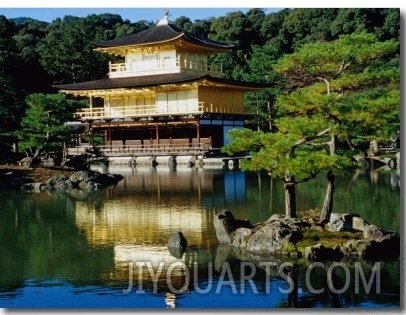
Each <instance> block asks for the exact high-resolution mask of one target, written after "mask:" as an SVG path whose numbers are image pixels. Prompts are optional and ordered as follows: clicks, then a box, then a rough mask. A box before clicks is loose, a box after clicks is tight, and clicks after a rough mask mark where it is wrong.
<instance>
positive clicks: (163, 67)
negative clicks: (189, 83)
mask: <svg viewBox="0 0 406 315" xmlns="http://www.w3.org/2000/svg"><path fill="white" fill-rule="evenodd" d="M170 73H194V74H198V73H205V74H210V75H212V76H214V77H221V76H222V66H221V64H220V65H218V64H210V63H209V62H208V58H207V55H205V54H202V53H192V52H187V51H179V50H176V48H175V47H174V46H173V47H172V49H168V48H162V47H157V48H155V49H154V50H152V49H128V50H127V51H126V53H125V59H124V60H123V62H121V63H111V62H110V63H109V77H110V78H123V77H132V76H147V75H159V74H170Z"/></svg>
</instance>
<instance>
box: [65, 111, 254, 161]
mask: <svg viewBox="0 0 406 315" xmlns="http://www.w3.org/2000/svg"><path fill="white" fill-rule="evenodd" d="M247 118H248V117H247V116H246V115H230V114H228V115H225V114H216V115H214V114H203V115H199V116H182V117H176V116H157V117H149V118H144V119H139V120H128V119H112V120H93V121H86V122H82V126H83V127H84V130H83V132H82V133H81V134H78V135H77V137H76V139H75V140H74V141H73V142H72V143H70V144H69V145H68V147H67V155H78V154H81V153H84V152H85V150H86V148H89V147H93V146H96V147H99V148H100V149H101V150H102V151H103V153H105V155H106V156H108V157H137V156H152V155H153V156H166V155H168V156H181V155H192V156H193V155H196V156H197V155H202V156H208V155H216V154H218V153H220V149H221V147H223V146H224V145H227V144H228V143H229V141H230V140H229V138H228V137H227V133H228V132H229V131H230V130H231V129H234V128H238V129H240V128H243V127H245V121H246V119H247Z"/></svg>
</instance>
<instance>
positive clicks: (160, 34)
mask: <svg viewBox="0 0 406 315" xmlns="http://www.w3.org/2000/svg"><path fill="white" fill-rule="evenodd" d="M179 37H183V38H185V39H186V40H187V41H188V42H191V43H195V44H198V45H203V46H207V47H211V48H216V49H230V48H233V47H234V45H232V44H227V43H222V42H217V41H214V40H210V39H205V38H202V37H198V36H196V35H193V34H192V33H189V32H186V31H183V30H181V29H180V28H178V27H176V26H175V25H173V24H168V25H160V26H156V27H153V28H150V29H148V30H145V31H142V32H139V33H136V34H133V35H129V36H126V37H122V38H117V39H112V40H108V41H104V42H98V43H95V45H96V46H98V47H100V48H103V47H119V46H137V45H147V44H156V43H160V42H167V41H170V40H174V39H176V38H179Z"/></svg>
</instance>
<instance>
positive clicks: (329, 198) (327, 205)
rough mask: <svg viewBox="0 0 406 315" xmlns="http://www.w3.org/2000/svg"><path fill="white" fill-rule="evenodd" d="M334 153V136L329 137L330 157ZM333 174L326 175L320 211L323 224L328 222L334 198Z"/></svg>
mask: <svg viewBox="0 0 406 315" xmlns="http://www.w3.org/2000/svg"><path fill="white" fill-rule="evenodd" d="M335 153H336V135H332V136H331V141H330V155H334V154H335ZM334 189H335V187H334V173H333V171H332V170H329V171H328V173H327V188H326V195H325V197H324V203H323V208H322V209H321V215H320V223H321V224H324V223H327V222H328V221H330V215H331V212H333V199H334V198H333V197H334Z"/></svg>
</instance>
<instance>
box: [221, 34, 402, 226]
mask: <svg viewBox="0 0 406 315" xmlns="http://www.w3.org/2000/svg"><path fill="white" fill-rule="evenodd" d="M398 56H399V42H398V41H396V40H389V41H384V42H380V41H379V40H378V39H377V37H376V36H374V35H372V34H366V33H361V34H352V35H346V36H342V37H340V39H339V40H337V41H334V42H319V43H314V44H306V45H303V46H302V47H301V48H300V49H299V50H298V51H297V52H296V53H294V54H291V55H285V56H284V57H283V58H281V59H280V60H279V61H278V62H277V64H276V65H275V66H274V69H275V70H276V71H277V72H278V73H280V74H282V75H284V76H285V77H286V79H287V80H288V82H289V91H290V92H289V93H285V94H280V95H278V97H277V102H276V106H278V108H280V110H281V111H283V112H284V116H285V117H282V118H279V119H278V120H277V121H276V127H277V132H275V133H268V134H265V133H262V132H258V133H256V132H252V131H238V130H237V131H233V132H232V133H230V136H231V138H232V139H233V141H232V142H231V143H230V145H229V146H227V147H226V148H225V149H224V150H225V152H227V153H236V152H240V151H251V156H252V158H251V160H248V161H246V162H245V163H244V164H243V167H245V168H246V169H251V170H258V169H265V170H267V171H268V172H270V173H271V174H272V175H274V176H277V177H279V178H281V179H282V180H283V181H284V185H285V192H286V196H287V197H286V215H288V216H292V215H293V214H294V213H295V207H294V205H295V202H294V186H295V185H296V184H297V183H300V182H303V181H306V180H310V179H312V178H313V177H314V176H316V174H317V173H319V172H320V171H322V170H325V171H326V172H327V174H328V176H327V179H328V185H327V189H326V196H325V200H324V203H323V209H322V216H321V221H322V222H325V221H326V220H328V219H329V217H330V214H331V211H332V207H333V194H334V174H337V173H338V172H340V171H341V170H344V169H345V168H346V167H347V166H348V165H349V163H350V157H351V156H352V155H354V154H355V153H354V151H353V150H354V149H355V146H354V141H353V140H354V139H358V138H359V137H363V138H365V137H366V138H367V139H375V138H379V139H384V138H386V139H388V138H389V135H390V134H391V133H393V132H394V131H395V130H396V129H397V128H398V127H399V123H400V67H399V63H398V60H399V59H398ZM378 108H379V109H378Z"/></svg>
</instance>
